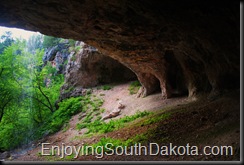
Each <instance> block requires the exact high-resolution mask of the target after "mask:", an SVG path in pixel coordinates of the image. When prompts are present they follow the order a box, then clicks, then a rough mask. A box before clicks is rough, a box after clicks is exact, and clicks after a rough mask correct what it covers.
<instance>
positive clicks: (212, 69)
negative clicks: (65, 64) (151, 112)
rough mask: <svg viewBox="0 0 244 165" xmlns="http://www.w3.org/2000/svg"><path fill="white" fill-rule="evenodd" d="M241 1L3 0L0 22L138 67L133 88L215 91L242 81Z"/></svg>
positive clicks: (145, 91)
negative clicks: (82, 45)
mask: <svg viewBox="0 0 244 165" xmlns="http://www.w3.org/2000/svg"><path fill="white" fill-rule="evenodd" d="M239 7H240V3H239V1H229V2H226V1H225V2H223V1H219V2H218V1H214V2H213V1H208V0H206V1H201V2H199V1H194V0H187V1H172V0H164V1H162V0H160V1H158V0H150V1H148V0H133V1H131V0H115V1H106V0H95V1H90V0H79V1H75V0H74V1H67V0H41V1H39V0H24V1H19V0H11V1H10V0H1V2H0V20H1V21H0V25H4V26H9V27H19V28H24V29H28V30H33V31H40V32H41V33H44V34H47V35H53V36H57V37H63V38H73V39H76V40H81V41H84V42H85V43H87V44H89V45H92V46H93V47H96V48H98V50H99V52H102V53H103V54H106V55H108V56H110V57H112V58H113V59H115V60H117V61H119V62H120V63H122V64H123V65H125V66H126V67H128V68H130V69H131V70H132V71H133V72H134V73H135V74H136V75H137V77H138V79H139V80H140V82H141V84H142V88H141V89H140V90H139V93H138V96H146V95H149V94H151V93H153V92H154V91H156V90H158V89H160V90H161V92H162V95H163V96H164V97H165V98H168V97H171V96H174V95H175V94H176V93H184V92H185V91H187V92H188V95H189V96H195V95H196V94H198V93H199V92H201V91H204V92H205V91H211V93H210V95H211V96H214V95H218V94H219V93H220V92H221V91H222V90H224V89H228V88H239V87H240V84H239V82H240V37H239V35H240V24H239V20H240V19H239V16H240V14H239V10H240V8H239ZM98 56H99V55H98ZM98 56H97V55H95V56H94V58H97V59H96V60H94V63H96V62H95V61H98V59H99V57H98ZM81 57H82V56H81ZM81 57H80V58H81ZM86 60H89V58H87V59H86ZM97 64H100V65H101V63H100V62H97ZM83 67H85V66H81V68H80V69H82V68H83ZM88 68H89V67H88ZM90 73H92V71H91V72H90ZM83 76H84V75H83ZM87 76H91V74H89V75H87ZM90 79H91V82H93V77H91V78H90ZM79 82H80V81H79ZM93 83H95V82H93Z"/></svg>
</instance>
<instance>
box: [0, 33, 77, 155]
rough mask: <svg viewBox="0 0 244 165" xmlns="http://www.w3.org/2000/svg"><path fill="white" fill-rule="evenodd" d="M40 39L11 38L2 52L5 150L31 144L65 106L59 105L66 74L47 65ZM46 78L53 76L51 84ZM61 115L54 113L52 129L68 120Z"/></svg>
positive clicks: (0, 116) (0, 106)
mask: <svg viewBox="0 0 244 165" xmlns="http://www.w3.org/2000/svg"><path fill="white" fill-rule="evenodd" d="M39 39H40V38H39ZM37 40H38V39H36V40H34V39H33V41H28V42H26V41H25V40H21V41H19V40H15V41H11V42H12V43H11V45H8V44H7V45H6V44H5V45H4V49H3V52H2V53H1V54H0V91H1V92H0V99H1V102H0V141H1V143H0V150H3V151H4V150H10V149H14V148H16V147H19V146H21V145H24V144H28V143H29V142H30V141H31V140H33V139H34V138H36V137H40V136H38V133H40V130H41V128H43V125H45V123H46V122H48V121H49V122H50V118H51V117H52V116H53V115H54V114H55V115H57V113H58V112H59V111H64V110H63V109H62V108H61V109H60V110H59V111H57V109H55V102H56V100H58V98H59V92H60V87H61V85H62V84H63V82H64V77H63V75H61V74H57V73H56V70H55V69H54V68H52V67H51V65H46V66H45V67H43V61H42V57H43V55H44V50H43V49H40V48H41V45H40V43H38V42H37ZM4 41H6V37H5V40H4V37H1V43H0V45H3V43H4ZM40 42H41V41H40ZM30 43H32V44H33V45H29V46H30V47H29V49H28V48H27V47H26V44H30ZM26 48H27V49H26ZM46 79H49V80H50V83H49V85H47V84H46V83H45V80H46ZM67 104H68V103H67ZM70 104H72V107H73V108H71V112H70V111H68V112H70V113H71V114H72V111H74V109H75V107H74V106H77V105H76V104H74V102H73V101H72V102H71V103H70ZM61 106H64V108H67V107H66V106H65V105H61ZM56 111H57V112H56ZM65 112H66V111H65ZM66 113H67V112H66ZM65 115H66V116H69V115H70V114H65ZM60 116H62V115H60ZM60 116H59V115H57V117H52V118H55V120H54V121H53V123H52V122H50V123H51V124H52V128H53V129H52V130H51V131H55V128H56V130H57V128H59V127H60V125H62V124H64V123H65V120H64V118H62V117H60ZM58 117H59V119H60V120H58ZM39 135H40V134H39Z"/></svg>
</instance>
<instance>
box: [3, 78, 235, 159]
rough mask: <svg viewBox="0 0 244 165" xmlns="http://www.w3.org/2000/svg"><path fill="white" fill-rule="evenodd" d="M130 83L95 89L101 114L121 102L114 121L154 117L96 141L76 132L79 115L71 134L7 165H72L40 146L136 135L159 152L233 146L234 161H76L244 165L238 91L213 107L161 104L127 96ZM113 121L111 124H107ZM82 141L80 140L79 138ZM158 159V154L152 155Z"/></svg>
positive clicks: (182, 101) (157, 97) (180, 100)
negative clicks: (235, 164) (233, 164)
mask: <svg viewBox="0 0 244 165" xmlns="http://www.w3.org/2000/svg"><path fill="white" fill-rule="evenodd" d="M128 88H129V83H126V84H121V85H116V86H114V87H113V88H112V89H110V90H102V89H96V88H94V89H93V92H92V94H93V95H96V96H97V97H100V98H102V99H103V100H104V103H103V105H102V107H101V108H104V109H105V110H106V111H105V112H104V113H105V114H106V113H109V112H111V111H112V110H113V109H114V108H115V106H117V104H118V101H121V102H122V104H123V105H125V108H124V109H122V111H121V114H120V115H119V116H117V117H115V118H113V120H114V119H117V118H121V117H123V116H125V115H127V116H130V115H133V114H135V113H136V112H137V111H145V110H146V111H151V112H154V115H153V116H149V117H145V118H143V119H139V120H136V121H134V122H131V123H129V124H128V125H127V126H126V127H124V128H121V129H119V130H116V131H113V132H109V133H105V134H99V135H94V136H92V137H85V136H82V135H83V134H84V132H85V131H86V130H85V129H82V130H80V131H78V130H77V129H75V127H76V124H77V123H78V121H79V116H80V114H77V115H75V116H73V117H72V119H71V120H70V122H69V128H68V129H67V130H66V131H59V132H57V133H55V134H53V135H51V136H48V137H46V138H44V139H42V140H40V141H38V142H36V143H35V144H34V145H33V147H31V148H28V149H26V150H25V151H23V150H22V151H18V152H17V151H16V152H15V153H12V155H11V157H10V158H9V159H8V160H12V161H50V160H60V161H62V160H68V159H59V158H57V157H52V156H41V155H40V153H41V145H38V143H50V144H52V145H62V143H64V144H65V145H74V146H77V145H81V144H94V143H96V142H98V141H99V140H100V139H101V138H102V137H106V138H108V137H109V138H113V139H120V140H127V139H129V138H131V137H135V136H136V135H142V134H143V135H144V136H145V137H147V138H146V139H144V140H143V141H141V143H142V144H143V145H145V146H147V145H149V144H150V143H157V144H158V145H159V146H168V147H169V145H170V143H172V144H173V145H178V146H180V145H182V146H186V144H188V143H189V144H190V145H191V146H193V145H195V146H198V147H199V150H201V151H202V148H203V147H204V146H207V145H209V146H226V145H228V146H232V147H233V154H232V155H227V156H226V155H220V154H217V155H204V154H203V153H202V152H200V154H199V155H197V156H196V155H194V156H192V155H170V156H165V155H164V156H162V155H160V154H158V155H155V156H151V155H149V154H148V155H145V154H144V155H141V156H139V155H131V156H125V155H112V156H111V155H109V156H108V155H104V157H103V158H101V159H98V158H96V157H95V156H94V155H89V156H79V157H78V158H76V159H69V160H73V161H83V160H84V161H87V160H93V161H114V160H117V161H125V160H126V161H134V160H136V161H137V160H140V161H144V160H147V161H189V160H190V161H192V160H193V161H194V160H195V161H201V160H205V161H211V160H212V161H215V160H217V161H226V160H229V161H238V160H240V91H239V90H237V91H231V92H226V93H225V94H224V95H222V96H221V97H219V98H218V99H216V100H213V101H209V100H207V97H205V96H201V97H200V98H198V99H196V100H195V99H189V98H187V97H177V98H172V99H167V100H163V99H162V96H161V94H160V93H156V94H153V95H150V96H147V97H145V98H136V95H135V94H134V95H130V94H129V90H128ZM165 113H170V114H171V115H170V117H169V118H167V119H162V120H159V121H157V122H152V123H147V124H145V123H146V122H145V121H146V120H148V118H154V117H155V118H156V117H157V116H160V115H163V114H165ZM109 120H110V119H108V121H109ZM77 137H80V138H77ZM153 152H154V153H155V152H156V151H155V148H154V149H153Z"/></svg>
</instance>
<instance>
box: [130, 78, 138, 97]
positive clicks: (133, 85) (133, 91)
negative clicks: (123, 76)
mask: <svg viewBox="0 0 244 165" xmlns="http://www.w3.org/2000/svg"><path fill="white" fill-rule="evenodd" d="M140 87H141V84H140V82H139V81H133V82H131V83H130V86H129V91H130V94H131V95H133V94H136V93H137V92H138V90H139V88H140Z"/></svg>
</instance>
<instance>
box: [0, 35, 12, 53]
mask: <svg viewBox="0 0 244 165" xmlns="http://www.w3.org/2000/svg"><path fill="white" fill-rule="evenodd" d="M13 41H14V40H13V38H12V33H11V32H10V31H7V32H5V33H4V34H3V35H2V36H1V37H0V54H2V53H3V51H4V49H5V48H6V47H8V46H10V45H11V44H12V43H13Z"/></svg>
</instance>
